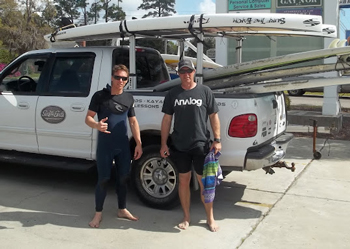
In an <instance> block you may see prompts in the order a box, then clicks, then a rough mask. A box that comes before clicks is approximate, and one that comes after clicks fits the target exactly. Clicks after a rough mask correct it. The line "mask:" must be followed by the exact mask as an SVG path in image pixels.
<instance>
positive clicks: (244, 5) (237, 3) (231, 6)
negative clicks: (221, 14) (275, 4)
mask: <svg viewBox="0 0 350 249" xmlns="http://www.w3.org/2000/svg"><path fill="white" fill-rule="evenodd" d="M258 9H271V0H229V2H228V10H229V11H232V10H234V11H240V10H258Z"/></svg>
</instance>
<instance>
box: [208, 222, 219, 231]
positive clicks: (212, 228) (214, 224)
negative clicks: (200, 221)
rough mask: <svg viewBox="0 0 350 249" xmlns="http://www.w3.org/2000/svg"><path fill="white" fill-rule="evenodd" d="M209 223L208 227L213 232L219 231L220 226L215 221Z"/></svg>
mask: <svg viewBox="0 0 350 249" xmlns="http://www.w3.org/2000/svg"><path fill="white" fill-rule="evenodd" d="M207 225H208V228H209V230H210V231H212V232H217V231H219V226H218V225H216V223H215V221H212V222H211V223H210V224H209V223H207Z"/></svg>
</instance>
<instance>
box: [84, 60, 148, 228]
mask: <svg viewBox="0 0 350 249" xmlns="http://www.w3.org/2000/svg"><path fill="white" fill-rule="evenodd" d="M128 77H129V70H128V68H127V67H126V66H124V65H116V66H114V67H113V70H112V84H111V86H109V85H107V87H106V88H104V89H103V90H101V91H98V92H96V93H95V94H94V95H93V97H92V99H91V103H90V105H89V110H88V112H87V114H86V119H85V123H86V124H87V125H88V126H90V127H91V128H94V129H97V130H98V131H99V132H98V141H97V151H96V161H97V172H98V182H97V185H96V191H95V205H96V206H95V210H96V213H95V216H94V218H93V219H92V221H91V222H90V223H89V225H90V227H96V228H97V227H99V226H100V222H101V220H102V209H103V203H104V200H105V198H106V194H107V183H108V181H109V179H110V175H111V168H112V165H113V160H114V161H115V165H116V173H117V176H116V181H117V182H116V192H117V195H118V214H117V216H118V217H120V218H126V219H129V220H134V221H136V220H138V218H137V217H135V216H133V215H132V214H131V213H130V212H129V211H128V210H127V209H126V190H127V182H126V179H127V176H128V174H129V171H130V162H131V155H130V147H129V138H128V134H127V133H128V132H127V131H128V129H127V119H128V121H129V125H130V129H131V133H132V135H133V138H134V139H135V142H136V147H135V153H134V160H137V159H139V158H140V157H141V155H142V146H141V136H140V128H139V124H138V122H137V119H136V116H135V111H134V98H133V96H132V95H131V94H130V93H125V92H123V89H124V86H125V84H126V83H127V81H128ZM96 114H97V117H98V122H96V121H95V119H94V117H95V115H96Z"/></svg>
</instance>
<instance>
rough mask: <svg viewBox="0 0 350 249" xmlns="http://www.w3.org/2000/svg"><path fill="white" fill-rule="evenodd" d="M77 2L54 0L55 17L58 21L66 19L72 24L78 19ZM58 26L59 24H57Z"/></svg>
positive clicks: (72, 0) (74, 0) (73, 0)
mask: <svg viewBox="0 0 350 249" xmlns="http://www.w3.org/2000/svg"><path fill="white" fill-rule="evenodd" d="M78 2H79V0H70V1H66V0H55V3H57V5H56V10H57V17H58V20H61V18H62V17H67V18H68V19H69V20H70V21H71V23H74V20H76V19H78V18H79V17H80V12H79V11H78ZM57 24H58V26H61V25H59V23H57Z"/></svg>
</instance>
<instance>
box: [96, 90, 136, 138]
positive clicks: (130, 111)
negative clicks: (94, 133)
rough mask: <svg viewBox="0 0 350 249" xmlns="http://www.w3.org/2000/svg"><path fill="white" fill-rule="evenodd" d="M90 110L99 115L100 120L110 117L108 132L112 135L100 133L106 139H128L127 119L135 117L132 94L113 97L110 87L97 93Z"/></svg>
mask: <svg viewBox="0 0 350 249" xmlns="http://www.w3.org/2000/svg"><path fill="white" fill-rule="evenodd" d="M89 110H91V111H94V112H96V113H97V117H98V120H99V121H100V120H101V119H103V118H106V117H108V120H107V121H106V123H107V124H108V131H110V132H111V134H106V133H102V132H99V139H100V137H101V136H106V139H116V138H121V137H127V118H128V117H134V116H135V110H134V98H133V96H132V95H131V94H130V93H126V92H123V93H122V94H119V95H111V91H110V86H107V88H104V89H103V90H101V91H98V92H96V93H95V94H94V95H93V96H92V99H91V102H90V105H89Z"/></svg>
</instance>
